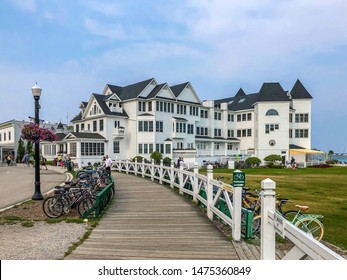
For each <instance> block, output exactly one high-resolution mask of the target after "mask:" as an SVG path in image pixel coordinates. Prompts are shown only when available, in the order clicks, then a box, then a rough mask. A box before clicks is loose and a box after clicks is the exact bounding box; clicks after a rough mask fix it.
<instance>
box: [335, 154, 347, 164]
mask: <svg viewBox="0 0 347 280" xmlns="http://www.w3.org/2000/svg"><path fill="white" fill-rule="evenodd" d="M332 158H333V159H336V160H338V161H340V162H342V163H347V156H341V155H333V156H332Z"/></svg>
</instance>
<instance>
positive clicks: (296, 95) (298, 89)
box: [290, 79, 312, 99]
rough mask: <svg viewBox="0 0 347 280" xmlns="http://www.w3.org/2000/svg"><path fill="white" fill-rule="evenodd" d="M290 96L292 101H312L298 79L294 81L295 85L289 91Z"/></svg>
mask: <svg viewBox="0 0 347 280" xmlns="http://www.w3.org/2000/svg"><path fill="white" fill-rule="evenodd" d="M290 95H291V96H292V99H304V98H308V99H312V96H311V94H309V92H308V91H307V90H306V88H305V87H304V86H303V84H302V83H301V82H300V80H299V79H297V80H296V82H295V85H294V86H293V88H292V90H291V91H290Z"/></svg>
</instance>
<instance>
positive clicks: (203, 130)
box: [196, 126, 208, 136]
mask: <svg viewBox="0 0 347 280" xmlns="http://www.w3.org/2000/svg"><path fill="white" fill-rule="evenodd" d="M196 135H201V136H208V128H207V127H199V126H197V127H196Z"/></svg>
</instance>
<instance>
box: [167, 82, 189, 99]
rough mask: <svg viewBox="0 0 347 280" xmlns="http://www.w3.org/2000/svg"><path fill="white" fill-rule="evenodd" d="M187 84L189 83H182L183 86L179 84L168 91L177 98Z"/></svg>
mask: <svg viewBox="0 0 347 280" xmlns="http://www.w3.org/2000/svg"><path fill="white" fill-rule="evenodd" d="M188 84H189V82H186V83H183V84H179V85H175V86H172V87H170V89H171V90H172V92H173V94H174V95H175V96H176V97H177V96H179V95H180V94H181V92H182V91H183V90H184V89H185V87H186V86H187V85H188Z"/></svg>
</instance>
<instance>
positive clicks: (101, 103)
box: [93, 93, 128, 117]
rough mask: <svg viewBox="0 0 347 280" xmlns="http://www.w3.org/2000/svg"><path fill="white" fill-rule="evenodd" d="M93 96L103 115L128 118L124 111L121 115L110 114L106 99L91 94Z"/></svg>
mask: <svg viewBox="0 0 347 280" xmlns="http://www.w3.org/2000/svg"><path fill="white" fill-rule="evenodd" d="M93 96H94V97H95V99H96V101H97V102H98V104H99V106H100V108H101V110H102V111H103V112H104V114H105V115H112V116H122V117H128V115H127V113H126V112H125V111H124V109H123V112H122V113H119V112H112V111H111V110H110V108H109V107H108V106H107V104H106V101H107V97H106V98H105V95H102V94H96V93H93Z"/></svg>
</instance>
